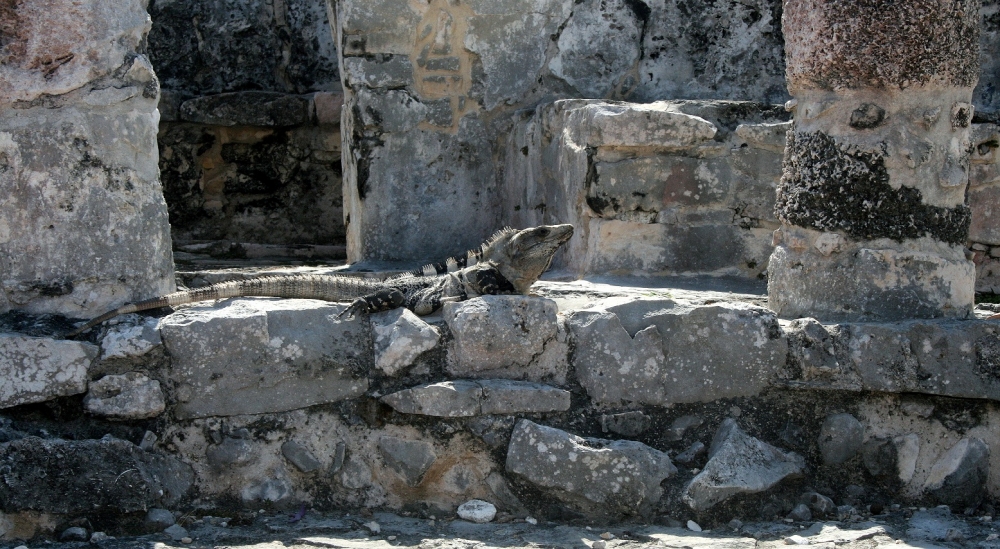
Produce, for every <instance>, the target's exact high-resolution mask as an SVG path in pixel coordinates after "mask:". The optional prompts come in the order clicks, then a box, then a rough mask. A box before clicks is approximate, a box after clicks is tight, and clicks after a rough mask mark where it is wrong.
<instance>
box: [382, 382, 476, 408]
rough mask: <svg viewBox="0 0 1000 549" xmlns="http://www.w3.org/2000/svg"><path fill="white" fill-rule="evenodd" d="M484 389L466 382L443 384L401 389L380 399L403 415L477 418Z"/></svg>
mask: <svg viewBox="0 0 1000 549" xmlns="http://www.w3.org/2000/svg"><path fill="white" fill-rule="evenodd" d="M482 398H483V388H482V386H481V385H480V384H479V383H476V382H475V381H468V380H456V381H443V382H441V383H429V384H426V385H418V386H416V387H411V388H409V389H404V390H402V391H398V392H395V393H392V394H389V395H386V396H384V397H382V402H385V403H386V404H388V405H389V406H392V408H393V409H394V410H396V411H397V412H400V413H404V414H420V415H425V416H437V417H470V416H475V415H479V412H480V402H481V401H482Z"/></svg>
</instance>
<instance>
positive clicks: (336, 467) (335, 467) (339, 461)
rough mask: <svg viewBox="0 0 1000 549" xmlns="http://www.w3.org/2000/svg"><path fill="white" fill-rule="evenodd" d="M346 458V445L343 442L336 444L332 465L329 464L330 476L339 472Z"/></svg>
mask: <svg viewBox="0 0 1000 549" xmlns="http://www.w3.org/2000/svg"><path fill="white" fill-rule="evenodd" d="M346 456H347V444H346V443H345V442H344V441H342V440H341V441H339V442H337V445H336V446H335V447H334V449H333V463H331V464H330V474H333V473H336V472H337V471H340V469H341V467H343V466H344V458H345V457H346Z"/></svg>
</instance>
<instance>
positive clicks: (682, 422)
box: [667, 415, 705, 441]
mask: <svg viewBox="0 0 1000 549" xmlns="http://www.w3.org/2000/svg"><path fill="white" fill-rule="evenodd" d="M703 423H705V420H703V419H701V418H700V417H698V416H690V415H688V416H681V417H679V418H677V419H675V420H674V421H673V422H671V423H670V427H668V428H667V440H670V441H677V440H680V439H682V438H684V433H685V432H686V431H687V430H688V429H691V428H697V427H701V425H702V424H703Z"/></svg>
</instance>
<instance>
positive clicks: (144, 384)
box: [83, 372, 167, 419]
mask: <svg viewBox="0 0 1000 549" xmlns="http://www.w3.org/2000/svg"><path fill="white" fill-rule="evenodd" d="M83 407H84V408H86V409H87V411H88V412H90V413H92V414H95V415H99V416H105V417H108V418H112V419H145V418H151V417H156V416H158V415H160V414H161V413H163V410H165V409H166V407H167V405H166V402H165V401H164V400H163V391H161V390H160V382H159V381H156V380H155V379H149V378H148V377H146V375H145V374H142V373H140V372H128V373H126V374H122V375H115V374H111V375H107V376H104V377H102V378H101V379H99V380H97V381H94V382H93V383H91V384H90V389H89V390H88V391H87V396H85V397H84V398H83Z"/></svg>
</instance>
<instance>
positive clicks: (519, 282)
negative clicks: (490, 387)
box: [67, 225, 573, 337]
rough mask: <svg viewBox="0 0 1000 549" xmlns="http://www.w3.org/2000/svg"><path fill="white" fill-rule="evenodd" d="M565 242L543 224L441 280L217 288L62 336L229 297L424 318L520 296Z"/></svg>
mask: <svg viewBox="0 0 1000 549" xmlns="http://www.w3.org/2000/svg"><path fill="white" fill-rule="evenodd" d="M571 236H573V227H572V226H571V225H543V226H541V227H534V228H531V229H523V230H520V231H515V230H513V229H504V230H503V231H500V232H498V233H497V234H495V235H494V236H493V238H491V239H490V240H489V241H487V242H486V243H485V244H483V246H482V247H481V248H479V249H478V250H476V251H472V252H469V253H468V254H466V258H468V260H469V262H470V263H473V264H472V265H470V266H468V267H464V268H459V269H457V270H449V269H448V266H452V265H455V266H457V263H458V261H457V260H449V261H448V262H445V264H444V265H445V267H444V274H438V275H436V276H431V275H430V274H431V272H436V271H437V268H436V267H435V266H434V265H429V266H427V267H424V268H423V269H420V270H418V271H414V272H412V273H408V274H404V275H401V276H398V277H394V278H390V279H388V280H385V281H375V280H368V279H362V278H356V277H350V276H336V275H290V276H262V277H257V278H251V279H248V280H235V281H231V282H221V283H219V284H213V285H211V286H207V287H205V288H198V289H196V290H189V291H183V292H174V293H172V294H168V295H165V296H162V297H157V298H153V299H147V300H145V301H139V302H136V303H130V304H128V305H124V306H122V307H119V308H117V309H114V310H113V311H109V312H107V313H105V314H103V315H101V316H99V317H97V318H95V319H93V320H91V321H90V322H87V323H86V324H84V325H83V326H81V327H79V328H77V329H75V330H73V331H72V332H70V333H69V334H67V337H74V336H76V335H79V334H81V333H83V332H85V331H87V330H89V329H91V328H93V327H94V326H97V325H98V324H100V323H102V322H104V321H106V320H108V319H111V318H114V317H116V316H118V315H121V314H125V313H134V312H138V311H145V310H149V309H158V308H160V307H168V306H176V305H183V304H186V303H195V302H199V301H210V300H215V299H225V298H230V297H249V296H263V297H283V298H298V299H320V300H323V301H352V303H351V306H350V307H348V308H347V309H345V310H344V312H342V313H341V316H343V315H347V316H354V315H356V314H359V313H372V312H378V311H387V310H389V309H394V308H396V307H406V308H407V309H410V310H412V311H413V312H414V313H416V314H418V315H427V314H430V313H432V312H434V311H436V310H437V309H439V308H440V307H441V305H442V304H443V303H446V302H448V301H463V300H465V299H468V298H470V297H475V296H477V295H499V294H526V293H527V292H528V288H530V287H531V285H532V284H534V283H535V281H537V280H538V277H539V276H541V274H542V273H544V272H545V270H546V269H548V268H549V265H550V264H551V263H552V257H553V256H554V255H555V252H556V250H558V249H559V247H560V246H562V245H563V244H564V243H565V242H566V241H567V240H569V238H570V237H571ZM473 259H474V261H473ZM438 265H441V264H438Z"/></svg>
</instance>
